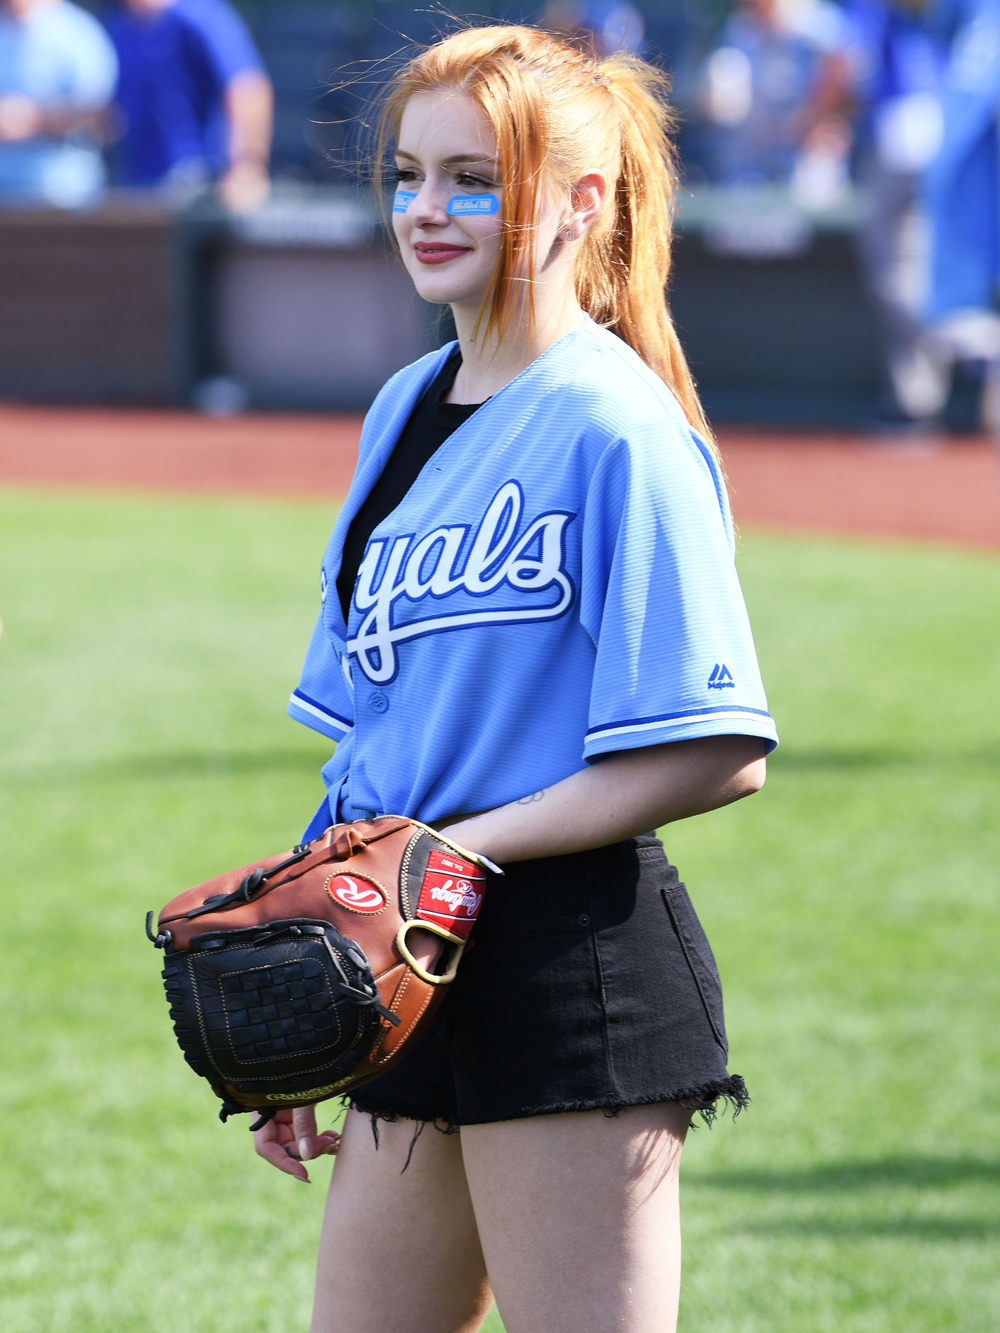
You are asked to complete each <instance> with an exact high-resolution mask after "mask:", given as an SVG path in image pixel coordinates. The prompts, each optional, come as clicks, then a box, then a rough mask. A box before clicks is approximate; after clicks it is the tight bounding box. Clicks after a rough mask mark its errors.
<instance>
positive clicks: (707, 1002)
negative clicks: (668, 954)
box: [660, 883, 729, 1054]
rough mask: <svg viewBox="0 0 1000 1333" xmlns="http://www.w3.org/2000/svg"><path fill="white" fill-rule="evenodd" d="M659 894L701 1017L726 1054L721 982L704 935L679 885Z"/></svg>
mask: <svg viewBox="0 0 1000 1333" xmlns="http://www.w3.org/2000/svg"><path fill="white" fill-rule="evenodd" d="M660 892H661V894H662V897H663V903H664V906H665V907H666V909H667V912H668V914H669V916H670V920H671V922H672V923H673V927H674V931H675V932H676V934H677V938H678V940H679V941H680V946H681V948H682V949H683V951H684V957H685V958H686V959H687V965H688V967H689V968H690V969H691V975H692V977H693V978H694V983H695V985H696V986H697V987H698V994H699V995H700V996H701V1002H702V1004H703V1005H704V1006H705V1014H706V1016H707V1018H708V1021H709V1023H710V1024H711V1027H712V1032H713V1034H714V1036H715V1040H716V1041H717V1042H718V1043H719V1045H720V1046H721V1047H722V1049H723V1051H725V1052H726V1054H728V1053H729V1043H728V1042H727V1040H726V1024H725V1018H724V1016H723V1010H722V983H721V982H720V980H719V969H718V967H717V966H716V963H715V955H714V954H713V953H712V946H711V945H710V944H709V942H708V936H707V935H706V934H705V932H704V930H703V929H702V926H701V922H700V921H699V920H698V914H697V913H696V912H695V910H694V904H693V903H692V902H691V899H690V898H689V897H688V892H687V889H686V888H685V887H684V885H683V884H681V883H678V884H677V885H676V886H675V887H673V888H670V889H661V890H660Z"/></svg>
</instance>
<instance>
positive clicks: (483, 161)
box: [396, 148, 498, 170]
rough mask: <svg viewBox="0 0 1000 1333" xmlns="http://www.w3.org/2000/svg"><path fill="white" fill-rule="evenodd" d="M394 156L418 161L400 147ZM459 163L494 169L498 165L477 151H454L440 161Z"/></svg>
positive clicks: (494, 160)
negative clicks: (452, 154)
mask: <svg viewBox="0 0 1000 1333" xmlns="http://www.w3.org/2000/svg"><path fill="white" fill-rule="evenodd" d="M396 156H397V157H405V158H408V159H409V160H410V161H411V162H419V160H420V159H419V158H417V157H416V156H414V154H413V153H407V152H405V151H404V150H403V149H402V148H397V149H396ZM459 163H466V164H468V165H470V166H475V165H478V166H484V167H493V168H494V170H495V169H496V168H497V166H498V163H497V161H496V159H495V158H492V157H482V156H480V155H479V154H477V153H455V154H454V156H452V157H446V158H445V160H444V161H443V162H442V163H441V165H442V166H443V167H451V166H458V165H459Z"/></svg>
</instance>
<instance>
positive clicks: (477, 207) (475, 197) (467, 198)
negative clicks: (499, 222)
mask: <svg viewBox="0 0 1000 1333" xmlns="http://www.w3.org/2000/svg"><path fill="white" fill-rule="evenodd" d="M448 212H449V213H450V214H451V215H452V217H462V216H463V215H465V214H476V215H479V214H483V213H499V212H500V200H499V199H498V198H497V197H496V195H495V194H456V195H455V197H454V199H451V200H450V201H449V203H448Z"/></svg>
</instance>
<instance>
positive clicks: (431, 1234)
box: [311, 1111, 492, 1333]
mask: <svg viewBox="0 0 1000 1333" xmlns="http://www.w3.org/2000/svg"><path fill="white" fill-rule="evenodd" d="M415 1129H416V1125H415V1124H414V1122H413V1121H412V1120H400V1121H397V1122H396V1123H395V1124H385V1123H383V1124H380V1125H379V1148H378V1151H377V1152H376V1150H375V1143H374V1140H373V1137H372V1132H371V1125H370V1124H369V1121H368V1117H367V1116H363V1115H361V1114H360V1113H359V1112H357V1111H349V1112H348V1113H347V1118H346V1120H345V1122H344V1130H343V1139H342V1142H341V1147H340V1152H339V1153H338V1155H337V1161H336V1165H335V1167H334V1171H333V1178H332V1180H331V1183H330V1193H329V1196H328V1198H327V1204H326V1212H325V1214H324V1217H323V1230H322V1233H321V1236H320V1246H319V1262H318V1265H317V1270H316V1301H315V1306H314V1309H313V1320H312V1326H311V1328H312V1333H475V1330H477V1329H478V1328H479V1327H480V1325H481V1324H482V1322H483V1320H484V1319H485V1317H486V1315H487V1312H488V1311H489V1308H490V1305H491V1303H492V1295H491V1293H490V1288H489V1283H488V1281H487V1278H486V1266H485V1264H484V1262H483V1253H482V1249H481V1248H480V1244H479V1236H478V1233H477V1231H476V1219H475V1216H474V1214H473V1211H472V1202H471V1199H470V1198H469V1189H468V1185H467V1184H466V1179H465V1169H464V1165H463V1162H462V1149H461V1144H460V1139H459V1135H458V1134H451V1135H444V1134H439V1133H438V1132H437V1130H435V1129H434V1127H433V1126H431V1125H427V1126H426V1127H425V1128H424V1130H423V1132H422V1133H421V1135H420V1137H419V1139H418V1140H417V1142H416V1144H415V1145H414V1147H413V1155H412V1158H411V1161H410V1165H409V1167H408V1168H407V1170H406V1171H405V1172H403V1165H404V1163H405V1162H406V1155H407V1153H408V1152H409V1149H410V1144H411V1142H412V1139H413V1132H414V1130H415Z"/></svg>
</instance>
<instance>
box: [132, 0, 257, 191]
mask: <svg viewBox="0 0 1000 1333" xmlns="http://www.w3.org/2000/svg"><path fill="white" fill-rule="evenodd" d="M106 21H107V25H108V30H109V32H110V34H111V37H112V39H113V41H114V44H115V49H116V50H117V52H118V62H119V68H120V72H119V81H118V90H117V93H116V95H115V101H116V105H117V109H118V111H119V114H120V118H121V126H120V133H121V137H120V139H119V141H118V144H117V152H116V156H117V172H116V175H117V179H118V180H119V182H120V183H121V184H123V185H131V186H159V187H166V188H168V189H173V190H174V191H177V192H180V193H181V194H183V193H196V192H198V191H199V190H201V189H204V188H206V187H207V186H209V185H210V184H212V183H215V185H216V188H217V191H218V195H219V197H220V199H221V200H222V202H223V203H224V204H225V205H226V207H228V208H230V209H232V210H233V211H235V212H248V211H250V210H252V209H254V208H256V207H258V206H259V205H260V204H262V203H263V202H264V201H265V199H266V198H267V196H268V193H269V190H270V183H269V176H268V161H269V157H270V151H271V130H272V121H273V97H272V91H271V82H270V79H269V78H268V76H267V73H266V72H265V69H264V64H263V61H262V60H261V58H260V55H259V53H258V51H257V48H256V46H255V45H254V41H253V38H252V37H251V36H250V32H249V30H248V29H247V26H246V24H245V23H244V21H243V19H242V18H241V17H240V15H239V14H238V13H237V11H236V10H235V9H234V8H233V7H232V6H231V5H230V4H228V3H227V0H125V3H123V4H121V5H119V6H118V7H116V8H115V9H113V10H111V11H109V13H108V15H107V20H106Z"/></svg>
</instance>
